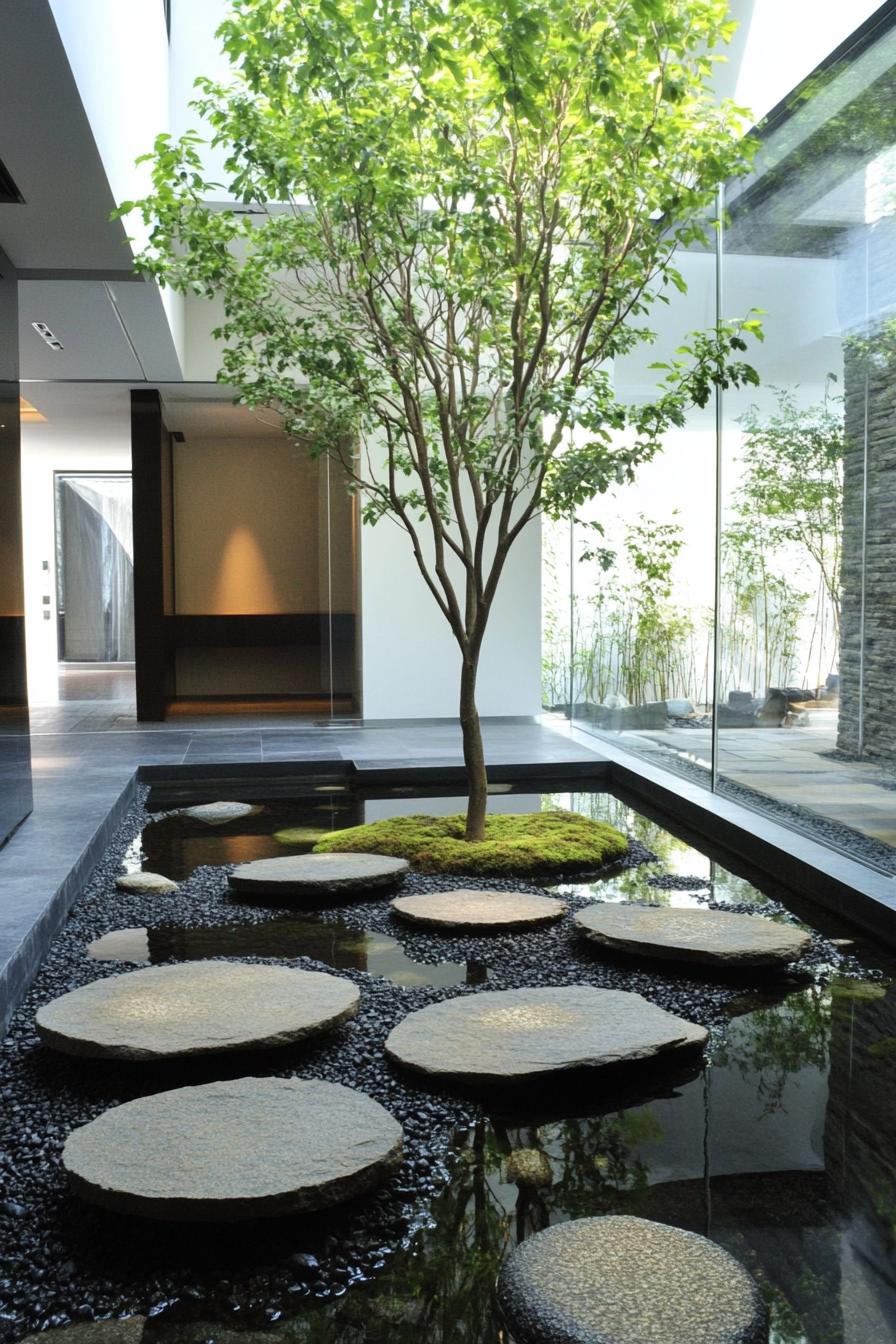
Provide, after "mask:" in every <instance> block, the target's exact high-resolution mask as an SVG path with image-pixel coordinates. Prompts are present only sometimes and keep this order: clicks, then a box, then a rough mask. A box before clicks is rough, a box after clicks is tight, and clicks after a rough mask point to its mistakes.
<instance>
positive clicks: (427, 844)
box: [314, 812, 628, 877]
mask: <svg viewBox="0 0 896 1344" xmlns="http://www.w3.org/2000/svg"><path fill="white" fill-rule="evenodd" d="M464 825H465V818H464V817H463V816H461V815H458V816H451V817H429V816H422V815H420V816H411V817H390V818H388V819H386V820H384V821H372V822H368V823H367V825H365V826H351V827H349V828H348V830H344V831H331V832H330V834H329V835H328V836H327V837H326V839H325V840H321V841H320V842H319V843H318V844H316V845H315V846H314V852H315V853H316V854H331V853H362V854H392V855H394V856H395V858H399V859H407V860H408V861H409V862H410V863H412V864H413V865H414V867H415V868H417V869H419V871H420V872H423V873H459V874H467V875H477V874H482V875H486V874H488V873H491V874H493V875H495V876H501V877H532V876H536V875H537V876H542V875H544V874H550V873H566V874H574V873H583V872H593V871H594V870H595V869H597V868H602V867H603V866H604V865H605V864H608V863H613V862H614V861H615V860H617V859H621V858H622V857H623V855H625V854H626V853H627V852H628V841H627V840H626V838H625V836H624V835H622V834H621V833H620V832H619V831H617V830H614V828H613V827H612V826H608V825H607V824H606V823H605V822H602V821H592V820H591V819H590V818H589V817H582V816H579V815H578V813H576V812H530V813H523V814H521V815H518V816H507V815H503V814H502V815H497V816H489V817H487V818H486V821H485V839H484V840H482V841H479V842H477V843H475V844H469V843H468V842H467V841H466V840H465V839H464Z"/></svg>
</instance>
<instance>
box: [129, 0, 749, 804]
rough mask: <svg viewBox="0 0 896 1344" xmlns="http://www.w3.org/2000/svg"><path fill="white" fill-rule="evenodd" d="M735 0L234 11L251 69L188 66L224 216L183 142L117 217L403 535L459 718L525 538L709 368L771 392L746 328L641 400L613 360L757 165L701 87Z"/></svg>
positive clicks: (400, 1) (228, 26)
mask: <svg viewBox="0 0 896 1344" xmlns="http://www.w3.org/2000/svg"><path fill="white" fill-rule="evenodd" d="M727 13H728V5H727V0H234V4H233V8H232V11H231V13H230V16H229V17H228V18H227V19H226V21H225V22H224V23H223V24H222V26H221V28H220V30H219V36H220V39H221V42H222V44H223V48H224V51H225V52H226V54H227V56H228V57H229V59H230V62H231V64H232V67H233V78H232V80H231V81H230V82H228V83H215V82H212V81H209V80H200V81H199V83H198V88H199V94H198V97H197V100H196V103H195V107H196V109H197V111H198V112H199V113H201V115H202V117H203V118H204V119H205V121H206V123H207V124H208V125H210V126H211V128H212V136H213V141H214V143H215V144H216V145H217V146H223V147H224V149H225V150H226V172H227V181H226V182H225V183H224V184H222V185H223V187H224V194H225V195H228V196H229V197H230V198H231V199H235V201H236V203H237V204H236V207H235V208H234V207H227V206H225V207H224V208H211V209H210V208H209V204H208V202H209V199H210V197H214V196H215V195H217V196H219V197H220V196H221V194H222V193H221V191H220V190H219V189H218V188H216V187H214V186H213V185H212V184H210V183H209V182H208V181H207V174H206V170H205V168H204V153H205V147H204V145H203V143H202V141H201V139H200V137H199V136H198V135H195V134H189V135H187V136H185V137H183V138H182V139H180V140H179V141H174V140H172V139H171V138H169V137H168V136H166V135H162V136H160V137H159V138H158V140H157V142H156V145H155V150H154V153H153V155H152V156H151V158H152V170H153V181H154V188H153V191H152V193H151V195H150V196H149V197H148V198H147V199H146V200H144V201H142V202H139V203H137V204H136V206H135V204H134V203H132V202H126V203H125V204H124V205H123V207H122V210H123V212H127V211H128V210H130V209H133V208H139V209H141V210H142V212H143V215H144V218H145V219H146V221H147V222H148V224H149V225H150V228H151V237H150V243H149V246H148V248H147V250H146V251H145V252H144V254H143V256H142V258H141V259H140V265H141V266H142V267H143V269H144V270H145V271H146V272H147V273H149V274H151V275H153V276H155V277H156V278H157V279H159V280H160V281H161V282H162V283H164V284H166V285H171V286H174V287H175V288H179V289H181V290H185V291H189V292H192V293H195V294H199V295H204V296H207V297H215V296H217V297H220V299H221V300H222V301H223V305H224V320H223V322H222V323H221V325H220V328H219V330H218V331H217V333H216V334H217V335H218V337H219V338H220V341H221V344H222V355H221V373H220V377H221V378H222V380H223V381H225V382H228V383H230V384H232V385H233V386H235V387H236V388H237V389H238V392H239V396H240V398H241V399H242V400H243V401H244V402H246V403H247V404H249V405H252V406H266V407H272V408H274V409H276V410H277V411H278V412H279V413H280V414H282V416H283V420H284V428H285V429H286V432H287V433H288V434H290V435H293V436H294V437H295V438H296V439H297V440H299V441H301V442H302V443H304V444H306V445H307V446H308V448H309V450H310V451H311V452H313V453H329V454H331V455H332V456H334V457H335V458H337V459H338V460H339V461H340V462H341V463H342V465H343V467H344V468H345V470H346V472H347V474H348V476H349V479H350V481H351V482H352V483H353V486H354V488H356V489H358V490H359V492H360V494H361V501H362V510H363V516H364V518H365V521H367V522H375V521H376V520H377V519H378V518H380V517H381V516H383V515H389V516H391V517H392V518H393V519H395V520H397V521H398V523H399V524H400V525H401V526H402V527H403V528H404V529H405V530H406V531H407V533H408V535H409V537H410V542H411V547H412V550H413V553H414V556H415V558H416V561H417V564H418V566H419V568H420V571H421V573H422V576H423V579H424V581H425V582H426V584H427V585H428V587H429V589H430V591H431V593H432V595H433V598H434V600H435V602H436V603H437V604H438V606H439V609H440V610H441V611H442V613H443V615H444V616H445V618H446V619H447V620H448V622H449V624H450V626H451V629H452V631H453V633H454V635H455V638H456V640H457V643H458V646H459V649H460V654H461V661H462V668H463V676H462V695H461V700H462V704H461V719H462V721H464V720H465V718H470V714H471V713H473V714H475V704H472V708H471V701H472V696H473V692H474V689H475V674H476V666H477V664H478V659H479V652H480V649H481V645H482V640H483V637H484V634H485V630H486V625H487V621H488V615H489V612H490V610H491V607H492V603H493V601H494V597H495V592H496V590H497V585H498V582H499V580H500V577H501V574H502V571H503V568H504V565H505V561H506V558H507V554H508V552H509V550H510V547H511V546H512V544H513V542H514V541H515V540H516V538H517V537H518V536H519V535H520V533H521V532H522V530H523V529H524V528H525V527H526V526H527V525H528V524H529V523H530V522H531V520H532V519H533V518H534V517H535V516H536V515H537V514H538V513H539V512H540V511H546V512H548V513H551V514H554V515H560V514H565V513H568V512H570V511H571V510H573V509H574V508H575V507H576V506H577V505H578V504H580V503H582V502H583V501H584V500H586V499H588V498H591V497H592V496H593V495H594V494H595V493H597V492H602V491H605V490H606V489H607V488H608V487H609V486H610V485H612V484H615V483H618V482H622V481H626V480H631V479H632V478H633V476H634V472H635V470H636V468H637V466H638V465H639V463H641V462H643V461H645V460H647V459H649V458H650V457H651V456H653V455H654V454H655V453H656V452H657V451H658V450H659V448H660V447H661V444H662V436H663V434H664V432H665V431H666V430H667V429H668V428H669V427H670V426H673V425H681V424H683V423H684V420H685V416H686V413H687V410H688V408H689V407H690V406H691V405H692V404H694V403H697V404H700V405H703V404H705V403H706V402H707V400H708V399H709V397H710V395H711V393H712V389H713V387H714V386H715V385H718V384H723V385H727V384H729V383H734V384H738V383H742V382H755V381H756V375H755V373H754V371H753V370H752V368H751V367H750V366H749V365H748V364H747V363H745V362H744V360H743V353H744V351H745V350H746V341H745V337H746V336H747V335H748V334H749V333H751V332H756V331H757V330H758V325H757V323H756V321H755V319H754V318H752V317H747V318H746V319H745V320H744V321H741V322H738V323H731V324H727V323H726V324H720V325H718V326H716V327H713V328H712V329H711V330H710V331H709V332H704V333H698V334H695V335H693V336H691V337H689V338H688V339H686V340H685V341H684V343H683V345H682V347H681V348H680V350H679V352H678V354H677V355H676V357H675V359H674V361H672V362H670V363H668V364H666V365H664V366H662V367H661V368H659V369H658V371H657V380H658V383H657V389H656V395H655V396H653V397H652V398H651V399H649V400H648V401H646V402H640V403H638V404H624V403H623V402H621V401H619V400H618V399H617V398H616V396H615V394H614V386H613V376H612V364H613V361H614V360H616V359H618V358H620V357H623V356H625V355H627V354H629V353H630V352H631V351H632V350H633V349H634V348H635V347H637V346H638V345H639V344H643V343H645V342H650V341H651V339H652V332H651V329H650V326H649V322H648V317H649V312H650V309H651V307H652V306H653V305H654V304H655V303H657V302H667V301H668V296H669V293H670V292H672V291H674V290H675V289H678V290H683V289H684V288H685V283H684V280H683V278H682V275H681V273H680V272H679V270H678V268H677V266H676V264H675V255H676V252H677V251H678V250H679V249H683V248H689V247H695V246H701V245H704V244H705V242H706V232H705V221H706V220H707V218H708V217H709V216H710V214H711V212H712V210H713V208H714V204H715V198H716V191H717V187H718V184H719V183H720V182H722V181H723V180H725V179H726V178H728V177H730V176H731V175H733V174H736V173H738V172H740V171H741V170H742V169H743V168H744V166H745V164H746V162H747V160H748V157H749V151H748V146H747V143H746V142H745V141H744V139H743V137H742V135H741V129H742V118H741V116H740V114H739V110H738V109H736V108H735V107H733V106H732V105H731V104H730V103H728V102H721V103H720V102H718V101H717V100H716V99H715V97H714V95H713V91H712V87H711V79H712V73H713V70H714V65H715V61H716V59H717V58H718V51H717V49H718V48H719V47H720V45H723V44H724V42H725V41H726V40H727V39H728V38H729V37H730V35H731V32H732V28H733V25H731V24H730V23H729V22H728V18H727ZM247 210H248V211H249V213H246V211H247ZM464 678H465V679H466V680H465V681H464ZM465 701H466V702H467V708H466V709H465V708H464V703H465ZM470 722H471V723H472V719H471V720H470ZM471 731H472V730H471ZM476 733H477V734H478V725H477V726H476ZM465 741H466V725H465ZM468 765H471V769H472V768H473V766H474V765H475V762H473V761H472V758H471V757H470V755H469V754H468ZM476 769H479V767H478V766H476ZM482 781H483V783H482V798H483V802H482V806H483V807H484V773H482Z"/></svg>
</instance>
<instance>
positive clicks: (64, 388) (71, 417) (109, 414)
mask: <svg viewBox="0 0 896 1344" xmlns="http://www.w3.org/2000/svg"><path fill="white" fill-rule="evenodd" d="M144 386H145V384H144V383H143V382H141V381H139V380H134V381H132V382H130V383H128V382H121V383H91V382H74V383H65V382H56V381H52V382H41V381H39V380H37V381H30V382H29V381H25V382H24V384H23V387H22V393H23V396H24V398H25V400H26V401H27V402H28V404H29V405H30V406H31V408H32V410H33V412H36V415H37V416H38V417H40V419H37V418H35V416H34V415H29V417H28V418H29V419H30V420H32V421H33V423H41V420H43V421H45V422H46V423H47V424H48V425H49V426H50V431H49V432H52V426H53V425H54V424H60V423H63V422H64V423H65V425H66V426H67V428H68V429H69V431H73V430H77V429H78V428H79V427H80V426H83V430H84V432H85V433H87V434H90V433H93V432H96V431H97V430H98V429H101V428H102V426H103V425H104V423H106V422H108V423H109V424H113V425H117V426H119V427H120V426H121V424H122V422H123V421H124V422H126V421H127V418H128V416H129V415H130V394H131V388H143V387H144ZM157 386H158V388H159V393H160V395H161V397H162V404H163V410H164V416H165V423H166V425H167V426H168V428H169V429H170V430H172V431H179V432H180V433H182V434H183V435H184V436H185V437H186V438H187V439H191V438H193V439H197V438H202V439H213V438H228V439H236V438H242V439H250V438H251V439H259V438H275V437H279V436H280V434H281V433H282V431H281V429H280V427H279V425H278V424H277V423H276V422H275V421H274V420H273V418H272V417H271V416H270V415H264V414H263V413H262V412H256V411H251V410H250V409H249V408H248V406H235V405H234V404H233V396H234V391H233V389H232V388H230V387H223V386H222V385H220V384H218V383H181V382H177V383H159V384H157Z"/></svg>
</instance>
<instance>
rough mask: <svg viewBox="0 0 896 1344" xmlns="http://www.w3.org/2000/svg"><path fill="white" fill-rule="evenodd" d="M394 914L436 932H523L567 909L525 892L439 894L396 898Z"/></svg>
mask: <svg viewBox="0 0 896 1344" xmlns="http://www.w3.org/2000/svg"><path fill="white" fill-rule="evenodd" d="M390 904H391V906H392V909H393V910H394V911H395V913H396V915H401V917H402V919H407V920H410V922H411V923H412V924H423V925H426V926H428V927H431V928H439V929H523V928H527V927H528V928H535V927H536V926H537V925H539V924H550V923H551V922H552V921H553V920H555V919H559V918H560V916H561V915H562V914H564V912H565V910H566V906H565V905H564V904H563V902H562V901H555V900H553V899H551V897H549V896H533V895H531V894H530V893H529V892H524V891H473V890H467V889H466V888H461V889H459V890H458V891H439V892H435V893H433V894H427V895H423V896H396V898H395V900H394V901H392V902H390Z"/></svg>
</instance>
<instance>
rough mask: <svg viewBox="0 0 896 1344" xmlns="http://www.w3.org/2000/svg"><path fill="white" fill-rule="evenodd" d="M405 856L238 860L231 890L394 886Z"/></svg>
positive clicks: (322, 891) (273, 892)
mask: <svg viewBox="0 0 896 1344" xmlns="http://www.w3.org/2000/svg"><path fill="white" fill-rule="evenodd" d="M409 867H410V864H409V863H408V861H407V859H393V858H390V857H389V856H388V855H386V854H290V855H288V856H287V857H285V858H282V859H255V860H254V861H253V862H252V863H241V864H240V865H239V866H238V867H237V868H234V870H233V872H232V873H231V874H230V878H229V882H230V889H231V891H236V892H242V893H243V894H245V895H253V894H254V895H261V896H275V897H280V898H282V899H288V898H290V897H296V896H306V895H311V896H318V895H326V896H347V897H348V896H353V895H354V894H355V893H356V892H359V891H368V890H371V889H373V888H377V887H391V886H394V885H395V884H396V883H397V882H398V881H400V879H401V878H402V877H403V876H404V874H405V873H406V872H407V871H408V869H409Z"/></svg>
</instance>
